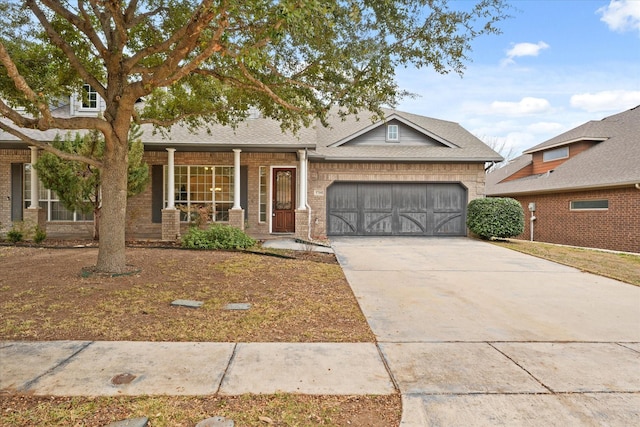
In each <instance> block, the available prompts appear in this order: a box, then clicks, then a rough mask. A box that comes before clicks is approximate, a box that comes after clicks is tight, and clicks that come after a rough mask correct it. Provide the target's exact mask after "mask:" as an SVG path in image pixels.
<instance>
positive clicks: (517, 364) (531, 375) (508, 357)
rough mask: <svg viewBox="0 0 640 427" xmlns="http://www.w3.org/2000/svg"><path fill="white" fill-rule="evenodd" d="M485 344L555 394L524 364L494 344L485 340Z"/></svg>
mask: <svg viewBox="0 0 640 427" xmlns="http://www.w3.org/2000/svg"><path fill="white" fill-rule="evenodd" d="M487 345H489V347H491V348H493V349H494V350H495V351H497V352H498V353H500V354H502V355H503V356H504V357H506V358H507V359H509V360H510V361H512V362H513V363H514V364H515V365H516V366H517V367H519V368H520V369H522V370H523V371H525V372H526V373H527V374H528V375H529V376H530V377H531V378H533V379H534V380H535V381H536V382H537V383H538V384H540V385H541V386H542V387H544V388H546V389H547V390H549V392H550V393H553V394H555V391H553V390H552V389H551V388H550V387H548V386H547V385H546V384H545V383H543V382H542V381H540V380H539V379H538V378H537V377H536V376H535V375H533V374H532V373H531V372H529V371H528V370H527V369H526V368H525V367H524V366H522V365H521V364H519V363H518V362H516V361H515V360H514V359H513V358H511V356H509V355H508V354H506V353H505V352H503V351H501V350H500V349H499V348H497V347H496V346H495V345H493V344H492V343H490V342H487Z"/></svg>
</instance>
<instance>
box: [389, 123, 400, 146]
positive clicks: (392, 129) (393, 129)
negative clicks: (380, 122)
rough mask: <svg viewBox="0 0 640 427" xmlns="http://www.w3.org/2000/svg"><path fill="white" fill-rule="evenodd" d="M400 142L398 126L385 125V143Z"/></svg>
mask: <svg viewBox="0 0 640 427" xmlns="http://www.w3.org/2000/svg"><path fill="white" fill-rule="evenodd" d="M399 140H400V127H399V126H398V125H387V141H393V142H397V141H399Z"/></svg>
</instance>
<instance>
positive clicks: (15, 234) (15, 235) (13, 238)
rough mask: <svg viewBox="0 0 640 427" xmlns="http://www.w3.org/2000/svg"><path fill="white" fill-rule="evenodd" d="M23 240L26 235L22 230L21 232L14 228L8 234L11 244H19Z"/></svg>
mask: <svg viewBox="0 0 640 427" xmlns="http://www.w3.org/2000/svg"><path fill="white" fill-rule="evenodd" d="M23 239H24V233H23V232H22V230H19V229H17V228H12V229H11V230H9V231H8V232H7V240H9V241H10V242H11V243H18V242H21V241H22V240H23Z"/></svg>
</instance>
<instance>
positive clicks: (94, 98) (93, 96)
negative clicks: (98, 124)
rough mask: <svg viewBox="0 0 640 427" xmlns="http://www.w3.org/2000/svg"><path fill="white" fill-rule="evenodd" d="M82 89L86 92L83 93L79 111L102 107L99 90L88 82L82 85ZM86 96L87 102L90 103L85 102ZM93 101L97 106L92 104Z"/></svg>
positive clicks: (94, 109)
mask: <svg viewBox="0 0 640 427" xmlns="http://www.w3.org/2000/svg"><path fill="white" fill-rule="evenodd" d="M82 90H83V91H85V92H86V94H85V93H82V94H81V97H80V102H79V108H78V109H79V111H98V110H99V109H100V95H98V92H97V91H96V90H95V89H94V88H93V87H91V85H89V84H87V83H85V84H83V85H82ZM85 96H86V98H87V101H86V102H88V105H86V104H85ZM93 102H95V106H92V105H91V103H93Z"/></svg>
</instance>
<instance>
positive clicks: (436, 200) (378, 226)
mask: <svg viewBox="0 0 640 427" xmlns="http://www.w3.org/2000/svg"><path fill="white" fill-rule="evenodd" d="M466 205H467V191H466V189H465V188H464V187H463V186H462V185H460V184H458V183H371V182H366V183H363V182H336V183H334V184H333V185H331V186H330V187H329V190H328V193H327V234H329V235H332V236H385V235H390V236H402V235H411V236H413V235H416V236H464V235H466V226H465V218H466Z"/></svg>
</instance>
